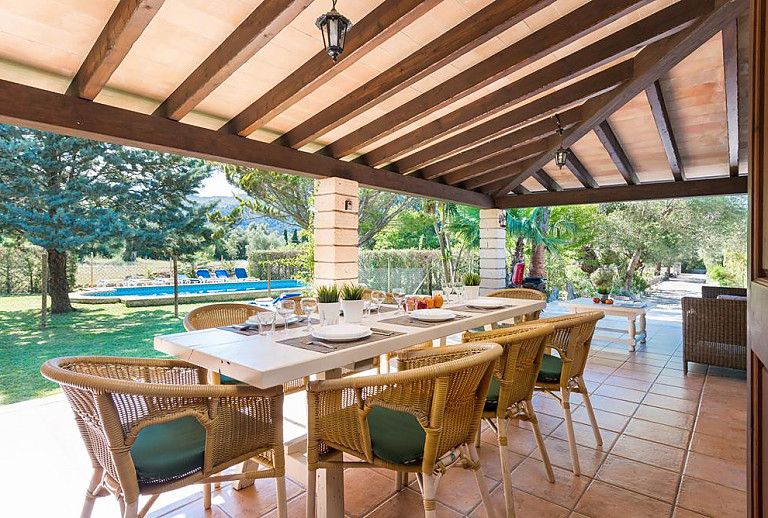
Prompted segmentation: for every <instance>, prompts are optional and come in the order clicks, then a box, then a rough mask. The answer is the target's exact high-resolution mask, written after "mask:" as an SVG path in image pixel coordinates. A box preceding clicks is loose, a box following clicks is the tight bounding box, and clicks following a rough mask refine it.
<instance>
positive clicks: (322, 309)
mask: <svg viewBox="0 0 768 518" xmlns="http://www.w3.org/2000/svg"><path fill="white" fill-rule="evenodd" d="M315 292H316V293H317V313H318V315H319V316H320V322H321V323H322V325H333V324H338V323H339V313H340V312H341V303H340V302H339V299H340V298H341V292H340V291H339V288H338V287H337V286H336V285H330V286H326V285H321V286H317V287H316V288H315Z"/></svg>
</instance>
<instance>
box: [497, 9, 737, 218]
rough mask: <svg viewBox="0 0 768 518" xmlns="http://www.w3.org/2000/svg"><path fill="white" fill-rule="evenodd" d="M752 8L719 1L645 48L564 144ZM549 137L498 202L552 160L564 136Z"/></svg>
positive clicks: (592, 104) (586, 109)
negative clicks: (625, 76) (629, 73)
mask: <svg viewBox="0 0 768 518" xmlns="http://www.w3.org/2000/svg"><path fill="white" fill-rule="evenodd" d="M702 1H706V0H702ZM748 7H749V4H748V1H747V0H715V1H714V6H713V9H712V10H711V11H710V12H709V13H708V14H706V15H704V16H702V17H700V18H699V19H698V20H697V21H696V22H695V23H694V24H693V25H692V26H691V27H689V28H688V29H685V30H684V31H682V32H680V33H678V34H676V35H674V36H671V37H669V38H666V39H664V40H662V41H659V42H656V43H652V44H651V45H648V46H647V47H646V48H644V49H643V50H641V51H640V52H639V53H638V54H637V55H636V56H635V57H634V58H633V59H632V62H633V63H634V73H633V77H632V79H631V80H629V81H627V82H626V83H625V84H623V85H621V86H620V87H619V88H616V89H615V90H614V91H613V92H611V93H610V94H607V95H605V96H603V97H602V98H601V99H595V100H591V101H589V102H587V103H585V105H584V112H583V120H582V122H580V123H579V124H577V125H576V126H574V127H573V128H571V129H570V130H568V131H566V132H565V134H564V136H563V144H564V145H565V146H566V147H569V146H572V145H573V144H574V143H576V142H577V141H578V140H579V139H581V138H582V137H583V136H584V135H586V134H587V133H589V132H590V131H592V130H593V129H594V128H595V127H596V126H597V125H598V124H600V123H601V122H602V121H604V120H605V119H607V118H608V117H609V116H610V115H611V114H613V113H614V112H615V111H616V110H618V109H619V108H621V107H622V106H624V105H625V104H626V103H627V102H629V101H630V100H631V99H633V98H634V97H635V96H637V95H638V94H640V92H642V91H643V90H645V89H646V88H647V87H648V86H650V85H652V84H653V82H654V81H656V80H658V79H659V77H661V76H662V75H664V74H665V73H667V72H668V71H669V70H670V69H672V67H674V66H675V65H677V64H678V63H680V62H681V61H682V60H683V59H685V57H686V56H688V55H690V54H691V53H692V52H693V51H694V50H696V49H697V48H699V47H700V46H701V45H703V44H704V43H705V42H707V41H708V40H710V39H711V38H712V37H713V36H714V35H715V34H717V33H718V32H719V31H721V30H722V28H723V27H724V26H725V25H726V24H728V23H729V22H731V21H733V20H734V19H736V18H738V17H739V16H740V15H742V14H743V13H745V12H746V11H747V9H748ZM548 140H549V142H550V144H551V145H550V147H549V150H548V151H547V153H544V154H543V155H542V156H541V157H539V158H537V159H535V160H531V161H529V162H527V163H526V164H525V169H524V170H523V173H522V174H520V175H518V176H516V177H514V178H511V179H510V180H509V182H507V183H506V184H505V185H503V186H502V187H501V188H500V189H499V190H498V192H497V193H496V194H495V196H496V198H497V203H501V200H502V199H503V198H504V197H505V196H506V195H507V194H506V193H508V192H509V191H511V190H512V189H514V188H515V187H517V186H518V185H520V183H522V182H523V181H525V179H526V178H528V177H529V176H530V175H531V174H533V173H534V172H536V171H538V170H539V169H541V168H542V167H543V166H544V165H545V164H546V163H547V162H549V161H550V160H552V156H553V155H554V153H555V151H556V150H557V149H558V147H559V146H560V139H559V138H552V137H550V138H549V139H548Z"/></svg>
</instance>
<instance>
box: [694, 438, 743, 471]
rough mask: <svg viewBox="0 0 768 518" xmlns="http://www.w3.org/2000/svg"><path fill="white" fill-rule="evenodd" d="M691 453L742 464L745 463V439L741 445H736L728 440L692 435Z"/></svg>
mask: <svg viewBox="0 0 768 518" xmlns="http://www.w3.org/2000/svg"><path fill="white" fill-rule="evenodd" d="M691 451H695V452H697V453H703V454H704V455H709V456H710V457H716V458H718V459H726V460H733V461H737V462H741V463H744V464H746V462H747V446H746V437H745V440H744V441H742V442H741V443H736V442H734V441H732V440H729V439H722V438H720V437H715V436H712V435H706V434H703V433H694V434H693V438H692V439H691Z"/></svg>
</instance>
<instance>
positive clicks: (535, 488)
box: [512, 458, 592, 509]
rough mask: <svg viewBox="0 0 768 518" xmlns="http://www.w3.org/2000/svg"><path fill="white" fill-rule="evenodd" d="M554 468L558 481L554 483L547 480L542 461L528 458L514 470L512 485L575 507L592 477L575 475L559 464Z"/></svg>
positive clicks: (560, 503)
mask: <svg viewBox="0 0 768 518" xmlns="http://www.w3.org/2000/svg"><path fill="white" fill-rule="evenodd" d="M552 469H553V470H554V472H555V479H556V481H557V482H556V483H554V484H550V483H549V481H547V476H546V474H545V472H544V465H543V464H542V463H541V461H539V460H536V459H531V458H529V459H526V460H525V461H523V463H522V464H520V465H519V466H518V467H517V469H515V471H513V472H512V485H513V486H514V487H515V488H517V489H519V490H522V491H525V492H526V493H531V494H532V495H535V496H538V497H539V498H543V499H544V500H547V501H549V502H552V503H555V504H557V505H560V506H563V507H567V508H569V509H571V508H573V506H574V505H576V502H577V501H578V500H579V497H581V494H582V493H583V492H584V489H585V488H586V487H587V486H588V485H589V483H590V482H591V481H592V479H591V478H589V477H588V476H586V475H581V476H580V477H575V476H573V473H572V472H570V471H566V470H564V469H562V468H558V467H557V466H554V467H553V468H552Z"/></svg>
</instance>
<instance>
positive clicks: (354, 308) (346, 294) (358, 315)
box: [341, 284, 365, 324]
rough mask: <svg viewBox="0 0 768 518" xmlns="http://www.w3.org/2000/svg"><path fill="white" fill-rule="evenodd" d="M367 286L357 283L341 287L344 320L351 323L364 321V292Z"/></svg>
mask: <svg viewBox="0 0 768 518" xmlns="http://www.w3.org/2000/svg"><path fill="white" fill-rule="evenodd" d="M364 293H365V287H363V286H359V285H357V284H345V285H344V286H342V287H341V310H342V311H343V312H344V321H345V322H347V323H349V324H359V323H360V322H362V321H363V308H364V307H365V302H364V301H363V294H364Z"/></svg>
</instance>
